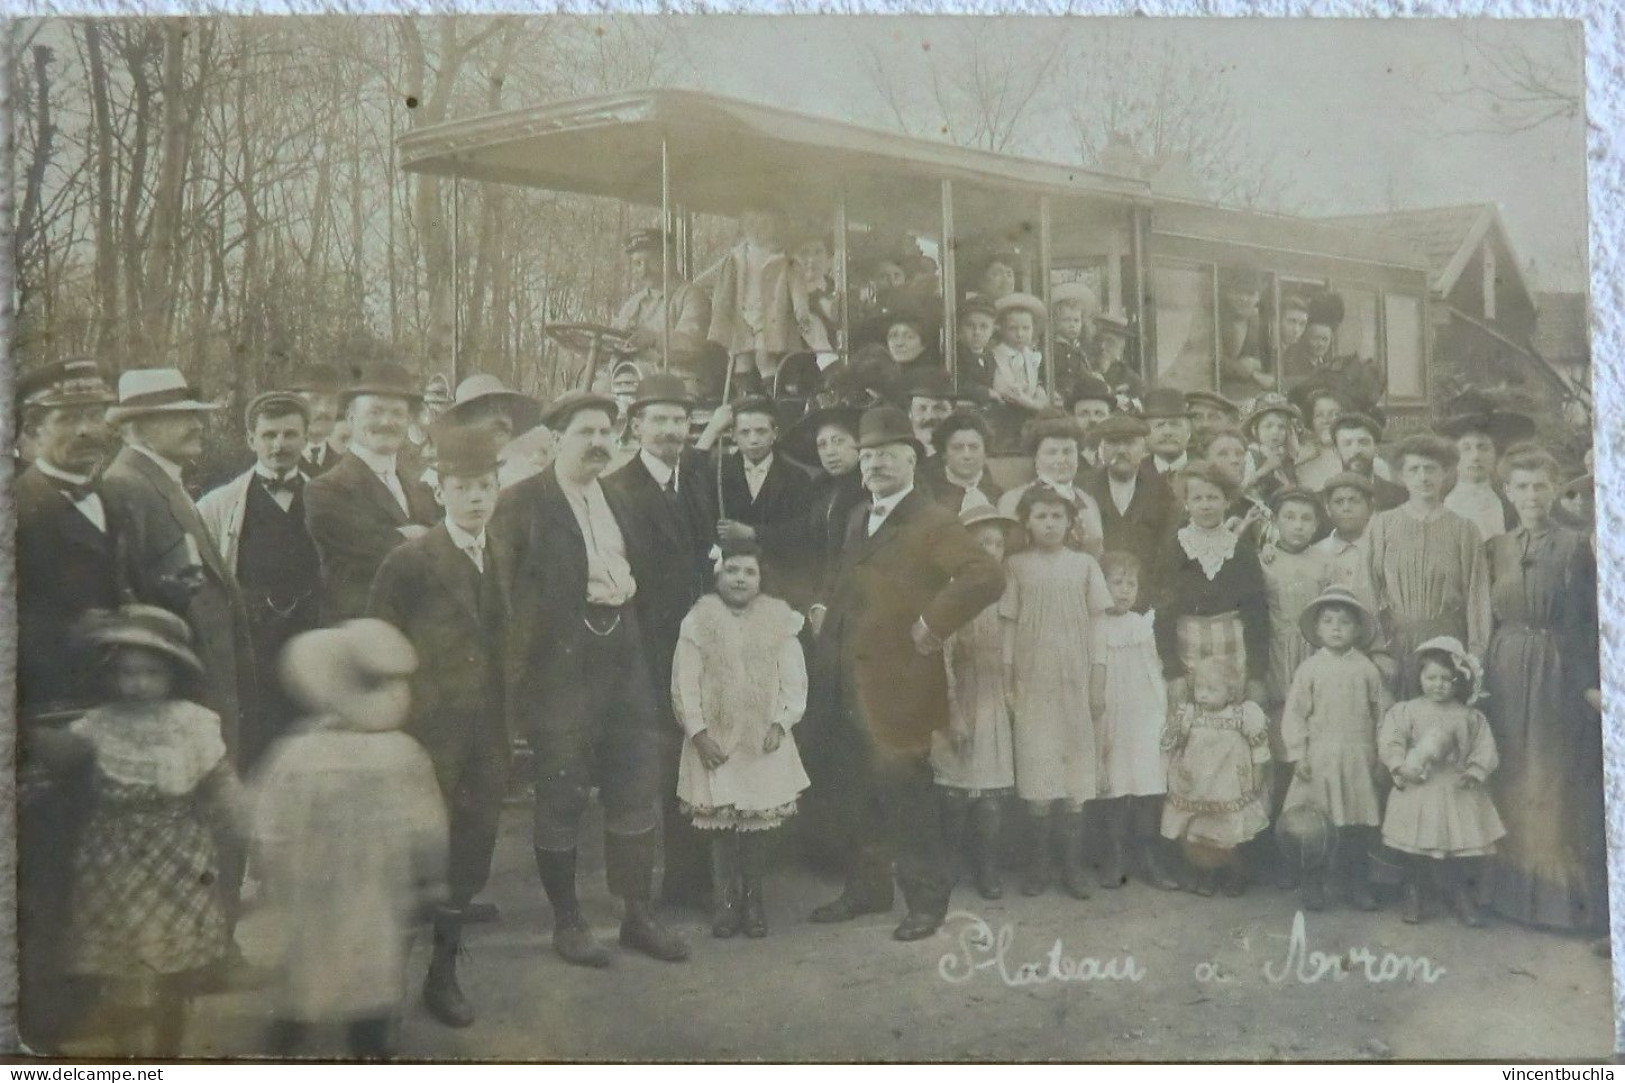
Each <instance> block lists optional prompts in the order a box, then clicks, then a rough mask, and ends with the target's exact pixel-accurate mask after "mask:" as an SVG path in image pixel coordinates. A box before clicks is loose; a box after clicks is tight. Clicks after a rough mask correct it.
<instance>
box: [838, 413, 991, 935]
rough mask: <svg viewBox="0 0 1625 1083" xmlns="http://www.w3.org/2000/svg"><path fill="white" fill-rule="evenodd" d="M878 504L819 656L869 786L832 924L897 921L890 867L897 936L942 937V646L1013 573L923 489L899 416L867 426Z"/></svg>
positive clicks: (851, 554)
mask: <svg viewBox="0 0 1625 1083" xmlns="http://www.w3.org/2000/svg"><path fill="white" fill-rule="evenodd" d="M859 429H860V431H859V437H858V444H859V447H860V448H861V451H860V467H859V468H860V469H861V470H862V471H863V482H864V487H865V488H866V489H868V491H869V495H870V500H869V503H868V504H867V505H861V506H859V507H857V508H854V509H853V510H852V514H851V516H850V517H849V519H848V521H847V529H846V538H845V542H844V544H843V546H842V550H841V557H840V561H839V564H838V566H837V568H836V569H835V572H834V575H833V576H832V577H831V579H830V581H829V582H828V583H827V585H826V587H825V590H824V592H823V599H824V600H823V602H821V603H819V604H815V605H814V606H813V607H812V619H813V623H814V625H815V627H816V631H817V634H818V636H819V649H820V650H828V651H833V652H834V653H835V655H836V656H837V657H838V659H839V674H840V685H841V687H840V689H839V696H840V703H841V707H842V709H841V710H840V711H839V712H838V713H837V717H836V722H835V725H836V726H837V728H838V730H839V732H840V734H841V736H840V740H842V742H843V743H844V745H845V748H846V753H847V755H848V756H849V761H848V762H849V763H850V764H851V770H852V773H853V776H854V778H855V779H856V780H857V786H856V788H855V791H854V794H853V797H854V803H853V807H852V808H851V809H850V813H851V815H852V819H853V830H852V835H851V838H852V842H851V847H852V849H851V851H850V853H849V860H848V872H847V879H846V886H845V889H844V890H843V891H842V893H841V896H840V898H838V899H836V900H835V901H834V902H831V903H828V904H826V905H824V906H821V907H819V908H818V909H817V910H815V911H813V914H812V919H813V920H814V921H818V922H835V921H849V920H851V919H852V918H855V917H857V916H858V915H860V914H866V913H884V912H886V911H888V910H890V909H891V903H892V880H891V872H890V863H891V860H892V858H893V857H894V856H895V858H896V862H897V879H898V881H899V882H900V884H901V886H902V889H903V899H904V902H905V903H906V904H907V907H908V914H907V916H906V917H905V918H904V919H903V922H902V924H900V925H898V927H897V929H896V930H895V931H894V933H893V935H894V936H895V937H896V938H897V939H899V940H919V939H922V938H924V937H927V936H930V935H932V934H933V933H934V932H936V930H937V929H938V928H939V927H940V926H941V924H942V921H943V919H944V917H945V916H946V914H947V908H948V896H949V893H950V891H951V890H952V888H953V871H952V864H951V859H950V855H949V854H948V851H947V845H946V842H945V840H944V837H943V834H942V829H941V825H940V823H939V820H938V814H937V806H936V801H935V796H934V793H933V787H932V776H931V764H930V759H929V755H930V750H931V735H932V734H933V733H935V732H936V731H937V730H940V729H945V728H947V725H948V678H947V672H946V669H945V667H944V664H943V659H942V644H943V641H944V640H946V639H947V638H948V637H949V636H951V635H953V634H954V632H956V631H958V630H959V629H960V628H961V627H962V626H963V625H965V624H966V623H968V622H969V621H970V620H971V619H973V618H974V617H975V616H976V615H977V614H978V613H980V612H981V611H982V610H984V609H986V608H987V607H988V606H990V605H992V604H993V603H994V602H996V601H998V599H999V596H1000V594H1001V593H1002V592H1003V590H1004V573H1003V570H1002V569H1001V568H1000V567H999V565H998V563H997V562H996V561H994V560H993V558H992V557H990V556H988V555H987V554H986V553H985V552H983V551H982V548H981V547H980V546H979V545H977V544H976V542H975V541H974V540H973V539H972V538H971V535H970V533H969V532H968V531H967V530H966V529H965V528H964V527H963V526H961V525H960V523H959V519H958V517H957V516H956V515H954V513H953V512H951V511H949V510H948V509H946V508H944V507H942V506H941V505H940V504H938V503H937V502H936V501H935V500H933V499H932V498H931V497H930V496H929V495H928V494H926V493H925V492H924V491H923V490H916V489H915V487H914V476H915V470H916V467H917V465H918V463H919V461H920V459H921V457H922V451H921V448H920V446H919V441H918V440H917V439H916V438H915V436H914V433H913V430H912V428H911V426H910V425H909V420H908V418H907V417H906V416H904V414H903V413H902V412H901V411H899V410H896V409H894V408H891V407H879V408H876V409H873V410H870V411H868V412H867V413H866V414H864V416H863V420H862V422H861V423H860V426H859Z"/></svg>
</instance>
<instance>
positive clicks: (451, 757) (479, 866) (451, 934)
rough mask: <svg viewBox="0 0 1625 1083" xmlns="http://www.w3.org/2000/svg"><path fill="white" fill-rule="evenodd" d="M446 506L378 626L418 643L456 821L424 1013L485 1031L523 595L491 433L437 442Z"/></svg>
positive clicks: (415, 702) (388, 586)
mask: <svg viewBox="0 0 1625 1083" xmlns="http://www.w3.org/2000/svg"><path fill="white" fill-rule="evenodd" d="M434 441H435V450H436V452H437V453H438V455H439V458H438V461H437V463H436V479H437V482H436V489H435V500H436V501H437V502H438V503H439V504H440V506H441V507H443V508H445V510H446V517H445V519H444V520H442V521H441V522H440V523H438V524H436V525H435V526H434V527H431V528H430V530H429V532H428V533H427V534H424V535H423V536H422V537H420V538H415V539H413V540H411V541H408V542H405V543H403V544H401V545H398V546H396V547H395V548H394V549H393V550H391V551H390V553H389V555H388V556H386V557H385V558H384V563H383V566H382V567H380V568H379V569H378V578H376V579H375V580H373V584H372V593H371V596H370V597H369V599H368V602H367V615H368V616H371V617H377V618H379V619H380V620H386V621H388V622H389V623H390V624H392V625H394V626H395V627H396V628H398V629H400V631H401V632H402V633H404V634H405V636H406V638H407V639H409V640H411V641H412V646H413V647H414V648H415V649H416V651H417V656H418V669H417V673H416V674H414V675H413V677H412V708H411V714H410V715H409V716H408V719H407V725H406V732H408V733H410V734H411V735H412V736H413V737H415V738H417V740H418V743H420V744H421V745H423V747H424V750H425V751H427V752H428V753H429V759H430V760H431V761H432V762H433V763H434V770H435V777H436V778H437V779H438V780H439V782H440V792H441V795H442V797H444V799H445V802H446V811H447V814H448V816H449V819H450V838H451V843H450V866H449V870H448V875H447V887H448V897H447V899H446V902H445V904H444V905H442V906H440V907H438V908H437V910H436V912H435V916H434V954H433V957H432V958H431V960H430V963H429V973H428V977H427V979H426V980H425V982H424V985H423V1003H424V1006H425V1007H427V1008H428V1009H429V1013H430V1014H431V1015H433V1016H434V1017H435V1018H436V1019H438V1020H440V1021H441V1022H442V1023H445V1024H446V1025H447V1026H451V1027H466V1026H468V1025H469V1024H471V1023H472V1022H474V1010H473V1008H472V1006H471V1005H470V1004H469V1003H468V999H467V998H466V997H465V996H464V995H463V991H462V988H461V986H460V985H459V984H458V982H457V949H458V946H459V945H460V944H461V942H462V929H463V926H464V925H465V924H468V923H470V922H473V921H479V920H485V919H489V918H494V917H495V916H496V914H495V909H494V907H491V906H490V905H489V904H486V906H485V907H484V908H483V909H482V908H480V907H478V905H477V904H476V903H475V902H474V896H476V895H477V894H479V892H480V891H481V889H483V888H484V887H485V883H486V880H487V879H488V878H489V877H490V875H491V855H492V853H493V852H494V851H495V849H496V841H497V826H498V820H499V818H500V816H501V813H502V798H503V795H504V794H505V793H506V792H507V785H508V762H509V758H510V755H509V753H510V748H511V747H512V746H511V742H510V739H509V735H508V725H507V719H506V717H505V695H504V689H503V676H502V660H503V646H504V643H505V641H506V626H507V621H508V597H509V591H510V589H511V585H512V579H511V576H510V575H509V571H510V562H509V557H508V554H506V553H500V552H498V550H497V547H496V546H495V545H493V544H492V539H491V537H490V535H489V533H488V531H487V530H486V526H487V524H489V523H490V521H491V516H492V515H493V514H494V513H495V511H496V507H497V494H498V492H499V491H500V488H499V485H498V481H497V470H498V467H500V465H501V463H500V461H499V460H498V458H497V447H498V445H497V442H496V438H495V437H494V436H493V435H492V434H491V433H490V432H489V431H487V430H485V429H483V428H474V427H451V428H448V427H444V426H442V427H441V428H438V429H436V431H435V433H434Z"/></svg>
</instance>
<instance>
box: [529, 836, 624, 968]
mask: <svg viewBox="0 0 1625 1083" xmlns="http://www.w3.org/2000/svg"><path fill="white" fill-rule="evenodd" d="M536 871H537V872H539V873H541V876H542V890H543V891H545V892H547V901H548V902H549V903H550V904H551V905H552V907H553V950H554V951H555V952H557V953H558V955H559V958H561V959H563V960H564V961H565V962H567V963H571V964H573V965H575V966H590V967H605V966H608V965H609V950H608V949H607V948H605V947H604V945H602V944H600V943H599V942H598V938H597V937H595V936H593V935H592V929H591V928H589V927H588V925H587V921H586V919H585V918H583V917H582V916H581V903H580V902H579V901H578V900H577V899H576V852H575V851H574V850H543V849H540V848H538V849H537V850H536Z"/></svg>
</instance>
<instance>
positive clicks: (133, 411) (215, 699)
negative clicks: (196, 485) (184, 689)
mask: <svg viewBox="0 0 1625 1083" xmlns="http://www.w3.org/2000/svg"><path fill="white" fill-rule="evenodd" d="M218 408H219V407H218V406H216V405H215V404H214V403H210V402H205V401H203V400H202V399H201V397H200V396H199V393H198V392H197V390H196V389H195V388H193V387H191V386H190V385H189V384H188V383H187V382H186V377H185V376H183V375H181V372H180V370H179V369H131V370H130V371H128V372H126V373H124V374H123V375H122V376H120V377H119V382H118V402H117V403H115V404H114V405H113V407H112V408H110V409H109V410H108V411H107V420H108V422H109V423H110V424H114V425H117V426H119V427H120V430H121V431H122V433H123V436H124V447H123V449H122V450H120V451H119V453H118V456H117V457H116V458H115V459H114V460H113V462H112V464H111V465H109V466H108V468H107V472H106V473H105V474H104V475H103V476H102V497H103V499H104V500H105V501H106V503H107V505H108V508H109V513H110V515H111V517H112V518H113V519H114V520H116V521H118V522H119V523H120V529H121V530H122V533H123V540H124V548H125V554H126V561H127V569H128V574H129V583H130V587H131V591H132V593H133V595H134V598H135V600H136V601H139V602H144V603H147V604H151V605H160V606H163V607H164V608H165V609H168V610H170V611H171V612H173V613H177V614H179V615H180V616H181V617H183V618H185V620H186V623H187V625H188V626H189V627H190V628H191V630H192V642H193V643H194V644H195V645H196V649H197V652H198V656H199V658H200V659H201V660H202V662H203V674H204V679H203V684H202V689H203V695H204V706H206V707H209V708H210V709H212V710H213V711H214V712H215V713H216V714H218V715H219V716H220V728H221V732H222V735H223V736H224V738H225V742H226V748H227V750H228V751H229V752H230V754H231V757H232V763H233V764H234V765H236V766H239V767H240V766H241V757H242V753H243V750H244V749H245V748H250V747H257V746H258V744H259V740H260V738H259V735H258V733H257V732H254V728H255V727H257V726H258V725H259V724H260V721H259V719H257V718H255V717H254V716H253V707H254V704H255V702H256V698H257V697H256V687H257V686H256V680H255V672H254V644H253V640H252V638H251V636H250V631H249V629H250V624H249V617H248V610H247V608H246V607H245V606H244V605H243V598H242V594H241V593H239V591H238V589H237V580H236V577H235V576H234V575H233V574H232V569H231V568H230V567H229V566H228V565H227V564H226V559H225V557H224V556H223V555H222V554H221V552H220V550H219V549H218V548H217V547H216V546H215V543H214V539H213V538H212V537H211V536H210V535H209V528H208V526H207V525H206V524H205V523H204V521H203V516H202V515H200V514H199V513H198V509H197V505H196V504H194V503H193V502H192V498H191V496H189V495H188V494H187V491H186V488H185V486H184V485H183V484H182V475H183V471H184V469H185V467H186V466H187V465H189V464H195V463H196V462H197V461H198V460H199V459H200V458H201V457H202V456H203V416H204V415H205V414H207V413H209V412H211V411H213V410H216V409H218ZM243 858H244V855H243V852H242V850H241V849H240V848H239V847H238V846H237V845H235V844H231V845H225V844H224V842H223V845H222V847H221V884H220V887H221V891H222V893H223V894H224V896H225V900H226V913H227V916H228V919H230V920H231V921H233V922H235V919H236V910H237V899H238V893H239V891H240V890H241V888H242V875H243Z"/></svg>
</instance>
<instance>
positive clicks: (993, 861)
mask: <svg viewBox="0 0 1625 1083" xmlns="http://www.w3.org/2000/svg"><path fill="white" fill-rule="evenodd" d="M971 817H972V822H973V824H974V825H975V832H974V839H975V851H976V853H975V859H976V864H975V868H976V891H977V893H978V894H979V895H981V896H982V898H984V899H1002V898H1004V883H1003V882H1002V881H1001V880H1000V878H999V839H1000V835H999V828H1000V820H1001V819H1002V817H1001V816H1000V815H999V802H998V799H997V798H994V797H984V798H981V799H980V800H979V801H977V802H976V807H975V809H974V810H972V812H971Z"/></svg>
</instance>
